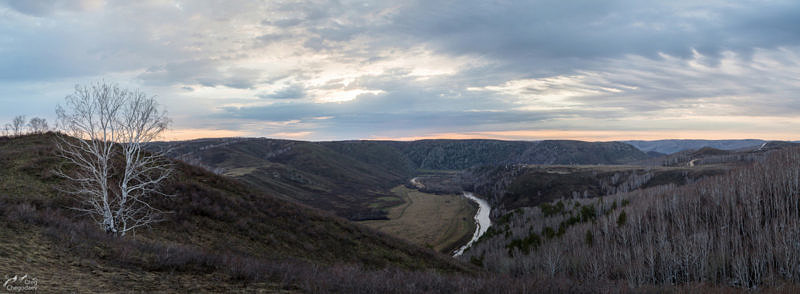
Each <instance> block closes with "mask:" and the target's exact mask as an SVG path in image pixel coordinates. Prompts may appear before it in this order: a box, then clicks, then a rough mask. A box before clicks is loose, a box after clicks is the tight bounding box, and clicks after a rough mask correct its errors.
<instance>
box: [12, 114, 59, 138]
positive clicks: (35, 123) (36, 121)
mask: <svg viewBox="0 0 800 294" xmlns="http://www.w3.org/2000/svg"><path fill="white" fill-rule="evenodd" d="M52 130H53V129H51V128H50V126H49V125H48V124H47V119H44V118H41V117H34V118H31V119H30V120H27V119H26V118H25V116H24V115H18V116H16V117H14V119H12V120H11V122H9V123H7V124H5V125H3V129H2V130H0V135H2V136H21V135H25V134H43V133H46V132H49V131H52Z"/></svg>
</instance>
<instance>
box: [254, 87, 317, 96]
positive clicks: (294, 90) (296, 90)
mask: <svg viewBox="0 0 800 294" xmlns="http://www.w3.org/2000/svg"><path fill="white" fill-rule="evenodd" d="M258 97H259V98H264V99H301V98H305V97H306V90H305V87H303V85H300V84H294V85H290V86H287V87H285V88H283V89H280V90H278V91H275V92H273V93H270V94H259V95H258Z"/></svg>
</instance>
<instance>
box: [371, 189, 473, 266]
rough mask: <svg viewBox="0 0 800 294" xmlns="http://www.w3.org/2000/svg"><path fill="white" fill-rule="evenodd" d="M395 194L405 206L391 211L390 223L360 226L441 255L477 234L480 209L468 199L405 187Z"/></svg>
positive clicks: (382, 222)
mask: <svg viewBox="0 0 800 294" xmlns="http://www.w3.org/2000/svg"><path fill="white" fill-rule="evenodd" d="M392 193H395V194H396V195H398V196H400V197H402V198H403V200H404V201H405V203H403V204H400V205H398V206H394V207H392V208H390V209H389V211H388V217H389V220H370V221H362V222H360V223H361V224H364V225H367V226H369V227H372V228H374V229H377V230H379V231H382V232H384V233H387V234H390V235H394V236H397V237H400V238H403V239H406V240H409V241H411V242H413V243H416V244H419V245H421V246H426V247H431V248H433V249H434V250H436V251H440V252H441V251H443V250H450V249H454V247H456V246H457V245H461V244H456V243H459V241H461V242H465V241H467V240H462V239H464V238H465V236H471V235H472V234H473V232H474V231H475V221H474V220H473V216H474V215H475V211H476V210H477V208H476V207H475V206H473V205H471V203H470V201H469V200H468V199H466V198H464V197H461V196H459V195H435V194H427V193H422V192H419V191H417V190H414V189H409V188H406V187H404V186H398V187H396V188H394V189H392ZM447 253H449V252H447Z"/></svg>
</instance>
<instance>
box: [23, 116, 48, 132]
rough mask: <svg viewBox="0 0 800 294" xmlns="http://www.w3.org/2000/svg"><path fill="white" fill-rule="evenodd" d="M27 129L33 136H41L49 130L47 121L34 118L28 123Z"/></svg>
mask: <svg viewBox="0 0 800 294" xmlns="http://www.w3.org/2000/svg"><path fill="white" fill-rule="evenodd" d="M28 129H29V130H30V132H31V133H34V134H43V133H46V132H47V131H49V130H50V126H48V125H47V120H46V119H44V118H41V117H34V118H32V119H31V120H30V122H28Z"/></svg>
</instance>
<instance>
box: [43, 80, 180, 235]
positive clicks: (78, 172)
mask: <svg viewBox="0 0 800 294" xmlns="http://www.w3.org/2000/svg"><path fill="white" fill-rule="evenodd" d="M56 114H57V115H58V120H59V121H58V125H59V126H60V128H61V131H62V132H63V134H62V135H61V136H59V137H58V140H57V147H58V148H57V150H58V154H59V156H60V157H61V158H63V159H64V160H65V164H64V165H63V166H62V167H61V168H59V169H58V170H57V171H56V174H58V175H59V176H61V177H63V178H65V179H67V180H68V182H69V185H68V186H67V187H65V188H64V191H65V192H67V193H69V194H72V195H75V196H77V197H78V198H79V199H80V200H81V202H82V203H83V204H84V205H83V207H76V209H77V210H79V211H82V212H85V213H86V214H88V215H90V216H91V217H92V218H93V219H94V220H95V221H96V222H97V223H98V224H99V225H100V226H101V227H102V228H103V229H104V230H105V231H106V232H108V233H110V234H114V235H118V236H124V235H125V234H126V233H128V232H131V231H133V230H135V229H136V228H140V227H143V226H148V225H150V224H152V223H153V222H157V221H159V220H160V215H161V211H160V210H158V209H157V208H155V207H153V206H151V205H150V202H149V201H148V200H149V199H151V197H157V196H166V195H165V194H163V193H162V192H161V191H160V186H161V183H162V182H163V181H164V180H165V179H167V178H168V177H169V176H170V174H171V173H172V166H171V165H170V164H169V162H168V161H167V160H166V159H165V158H164V157H163V156H161V154H159V153H156V152H151V151H145V150H144V145H146V144H147V143H149V142H151V141H153V140H155V139H157V138H158V137H159V136H160V135H161V134H162V133H163V132H164V131H165V130H166V129H167V127H168V125H169V119H168V118H167V116H166V112H164V111H162V110H160V109H159V105H158V102H157V101H156V99H155V97H148V96H147V95H146V94H145V93H142V92H140V91H138V90H135V91H130V90H127V89H123V88H120V87H119V86H117V85H116V84H108V83H100V82H98V83H94V84H92V85H89V86H76V87H75V92H74V93H73V94H72V95H69V96H67V97H66V98H65V105H64V107H62V106H61V105H59V106H58V107H57V109H56Z"/></svg>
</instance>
